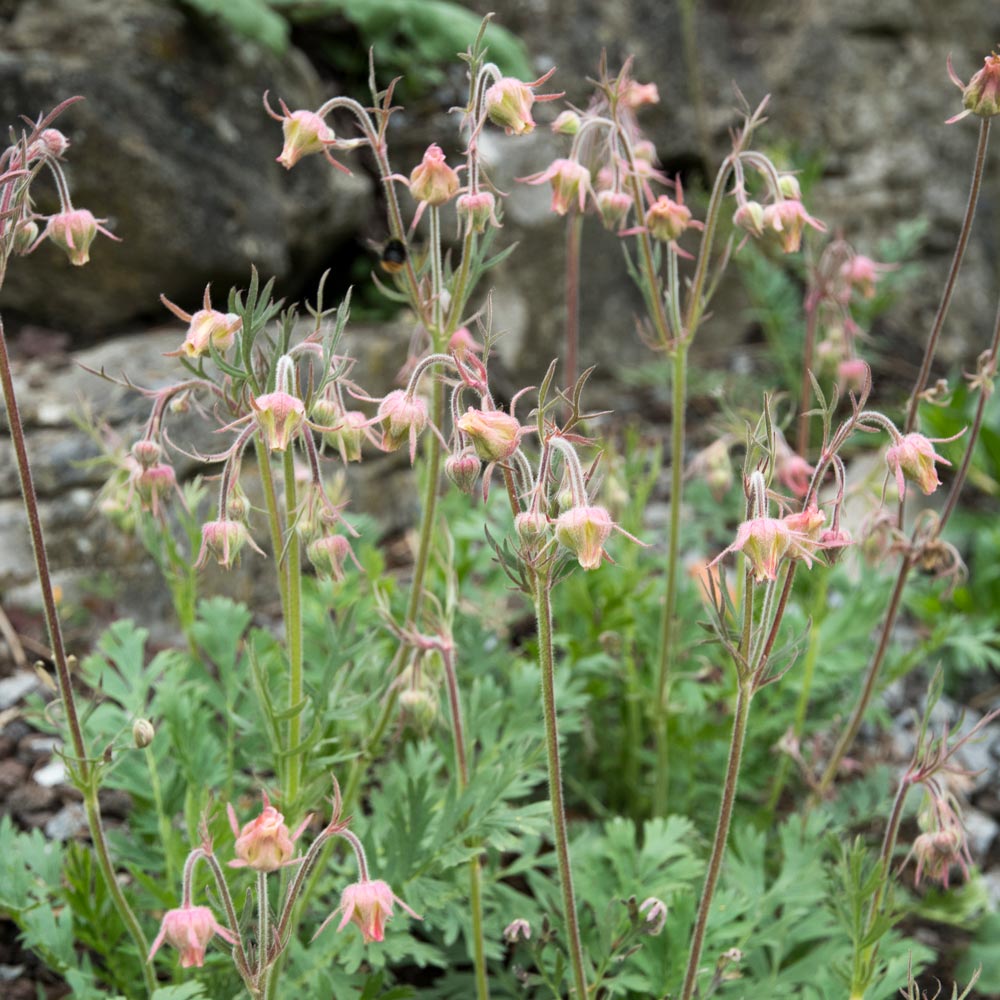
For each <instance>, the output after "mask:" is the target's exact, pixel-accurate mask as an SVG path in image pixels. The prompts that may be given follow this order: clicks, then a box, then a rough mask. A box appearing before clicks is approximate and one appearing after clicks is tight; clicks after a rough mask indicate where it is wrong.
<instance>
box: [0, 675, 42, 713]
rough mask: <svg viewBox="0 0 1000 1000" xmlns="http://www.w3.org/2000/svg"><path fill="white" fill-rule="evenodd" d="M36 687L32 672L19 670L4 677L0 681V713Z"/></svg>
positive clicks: (36, 678)
mask: <svg viewBox="0 0 1000 1000" xmlns="http://www.w3.org/2000/svg"><path fill="white" fill-rule="evenodd" d="M38 687H39V680H38V677H37V676H36V675H35V672H34V671H33V670H19V671H18V672H17V673H16V674H13V675H12V676H10V677H4V678H3V679H2V680H0V712H2V711H3V710H4V709H7V708H10V707H11V706H12V705H16V704H17V703H18V702H19V701H20V700H21V699H22V698H24V697H25V696H26V695H28V694H30V693H31V692H32V691H36V690H37V689H38Z"/></svg>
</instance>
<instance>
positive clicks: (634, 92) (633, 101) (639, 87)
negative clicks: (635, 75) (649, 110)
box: [621, 80, 660, 111]
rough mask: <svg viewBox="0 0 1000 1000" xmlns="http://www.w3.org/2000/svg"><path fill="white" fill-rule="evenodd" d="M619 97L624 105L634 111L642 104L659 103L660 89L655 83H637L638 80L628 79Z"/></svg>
mask: <svg viewBox="0 0 1000 1000" xmlns="http://www.w3.org/2000/svg"><path fill="white" fill-rule="evenodd" d="M621 99H622V101H623V102H624V103H625V105H626V107H629V108H631V109H632V110H633V111H634V110H635V109H636V108H641V107H642V106H643V105H644V104H659V103H660V91H659V88H658V87H657V86H656V84H655V83H639V81H638V80H629V81H628V83H627V84H626V86H625V92H624V93H623V94H622V98H621Z"/></svg>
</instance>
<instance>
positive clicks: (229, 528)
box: [195, 520, 264, 569]
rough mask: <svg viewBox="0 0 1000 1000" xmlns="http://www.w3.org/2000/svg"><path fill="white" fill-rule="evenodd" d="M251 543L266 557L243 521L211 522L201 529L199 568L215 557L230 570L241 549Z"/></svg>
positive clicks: (251, 545) (255, 550)
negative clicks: (209, 558)
mask: <svg viewBox="0 0 1000 1000" xmlns="http://www.w3.org/2000/svg"><path fill="white" fill-rule="evenodd" d="M248 542H249V544H250V548H252V549H253V550H254V552H259V553H260V554H261V555H264V551H263V549H261V548H259V547H258V545H257V544H256V542H254V540H253V539H252V538H251V537H250V532H249V531H247V527H246V525H245V524H243V522H242V521H230V520H220V521H209V522H207V523H206V524H203V525H202V528H201V548H200V549H199V550H198V559H197V561H196V562H195V566H196V567H197V568H199V569H200V568H201V567H202V566H204V565H205V564H206V563H207V562H208V557H209V556H210V555H211V556H214V557H215V559H216V560H217V561H218V563H219V565H220V566H222V567H223V569H229V568H230V567H231V566H233V565H234V563H235V562H236V558H237V556H238V555H239V554H240V549H242V548H243V546H244V545H246V544H247V543H248Z"/></svg>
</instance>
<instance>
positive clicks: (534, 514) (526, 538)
mask: <svg viewBox="0 0 1000 1000" xmlns="http://www.w3.org/2000/svg"><path fill="white" fill-rule="evenodd" d="M514 530H515V531H516V532H517V537H518V538H520V539H521V541H522V543H523V544H524V545H526V546H528V548H534V547H535V546H536V545H537V544H538V543H539V542H543V541H545V539H546V537H548V533H549V519H548V518H547V517H546V516H545V515H544V514H543V513H541V511H532V510H522V511H521V513H520V514H518V515H517V517H515V518H514Z"/></svg>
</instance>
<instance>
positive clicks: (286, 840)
mask: <svg viewBox="0 0 1000 1000" xmlns="http://www.w3.org/2000/svg"><path fill="white" fill-rule="evenodd" d="M228 812H229V823H230V825H231V826H232V828H233V832H234V833H236V834H237V836H236V843H235V844H234V845H233V852H234V853H235V855H236V858H237V860H235V861H230V862H229V867H230V868H252V869H253V870H254V871H258V872H273V871H277V870H278V869H279V868H282V867H283V866H284V865H286V864H288V862H289V861H291V860H292V855H293V854H294V853H295V844H294V843H293V841H294V840H295V839H296V837H298V833H296V834H295V836H293V835H292V834H291V833H290V832H289V830H288V827H287V826H286V825H285V817H284V816H282V814H281V813H280V812H278V810H277V809H275V808H274V806H272V805H271V803H270V802H269V801H268V798H267V795H265V796H264V808H263V809H262V810H261V813H260V815H259V816H257V817H256V818H255V819H252V820H250V822H249V823H246V824H244V826H243V829H242V830H239V829H238V824H237V822H236V812H235V810H234V809H233V807H232V806H229V809H228Z"/></svg>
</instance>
